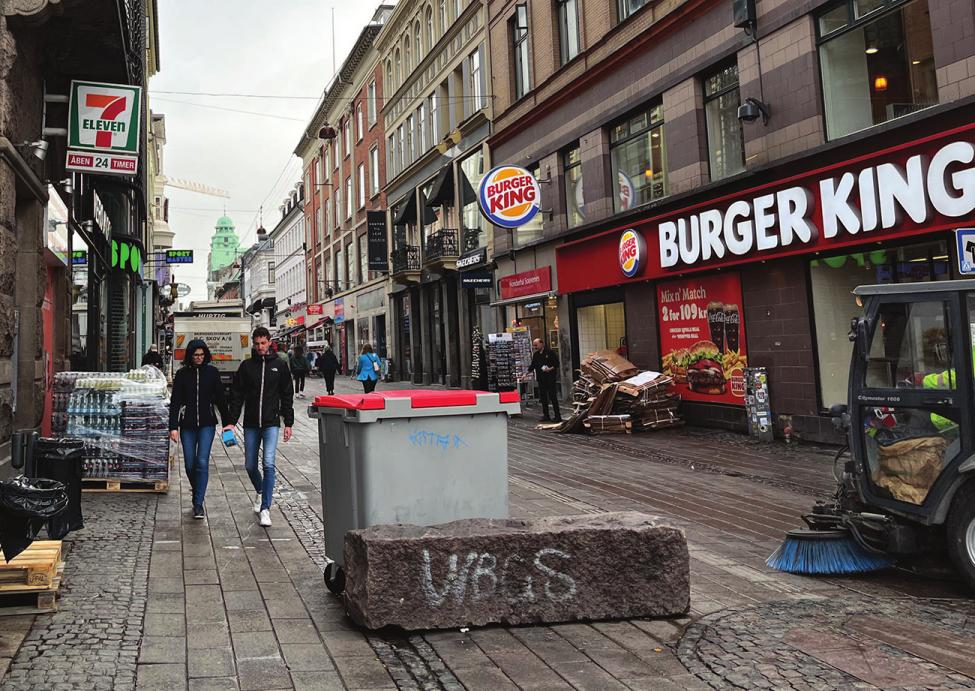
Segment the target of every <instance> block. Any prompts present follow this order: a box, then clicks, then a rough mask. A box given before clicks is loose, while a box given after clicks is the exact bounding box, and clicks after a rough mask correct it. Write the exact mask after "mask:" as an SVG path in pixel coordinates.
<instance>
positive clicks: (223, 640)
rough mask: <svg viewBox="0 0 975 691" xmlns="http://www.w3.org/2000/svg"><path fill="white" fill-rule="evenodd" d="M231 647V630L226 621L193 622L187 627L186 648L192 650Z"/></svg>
mask: <svg viewBox="0 0 975 691" xmlns="http://www.w3.org/2000/svg"><path fill="white" fill-rule="evenodd" d="M229 645H230V628H229V627H228V625H227V622H225V621H193V620H190V622H189V624H187V626H186V647H187V648H189V649H190V650H200V649H204V648H210V647H213V646H216V647H226V646H229Z"/></svg>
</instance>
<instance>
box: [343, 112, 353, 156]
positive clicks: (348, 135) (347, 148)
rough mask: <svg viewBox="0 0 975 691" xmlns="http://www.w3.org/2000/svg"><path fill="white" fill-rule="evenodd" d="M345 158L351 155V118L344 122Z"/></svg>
mask: <svg viewBox="0 0 975 691" xmlns="http://www.w3.org/2000/svg"><path fill="white" fill-rule="evenodd" d="M344 135H345V157H346V158H348V157H349V156H351V155H352V118H347V119H346V121H345V129H344Z"/></svg>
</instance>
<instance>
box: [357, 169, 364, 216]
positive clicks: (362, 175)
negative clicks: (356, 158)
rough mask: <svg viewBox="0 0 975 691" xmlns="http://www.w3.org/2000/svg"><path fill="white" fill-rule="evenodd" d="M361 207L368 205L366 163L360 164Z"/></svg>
mask: <svg viewBox="0 0 975 691" xmlns="http://www.w3.org/2000/svg"><path fill="white" fill-rule="evenodd" d="M357 182H358V185H359V208H360V209H361V208H362V207H364V206H365V205H366V166H365V164H364V163H360V164H359V179H358V181H357Z"/></svg>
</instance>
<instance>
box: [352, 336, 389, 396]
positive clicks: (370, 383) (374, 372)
mask: <svg viewBox="0 0 975 691" xmlns="http://www.w3.org/2000/svg"><path fill="white" fill-rule="evenodd" d="M382 371H383V366H382V364H381V363H380V362H379V358H378V357H376V354H375V353H374V352H372V345H371V344H369V343H366V344H364V345H363V346H362V352H361V353H360V354H359V363H358V364H357V365H356V368H355V378H356V379H358V380H359V381H361V382H362V390H363V391H365V392H366V393H372V392H373V391H375V390H376V382H378V381H379V373H380V372H382Z"/></svg>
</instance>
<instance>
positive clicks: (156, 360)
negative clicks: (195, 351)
mask: <svg viewBox="0 0 975 691" xmlns="http://www.w3.org/2000/svg"><path fill="white" fill-rule="evenodd" d="M187 352H189V351H187ZM184 362H185V360H184ZM146 365H152V366H153V367H157V368H159V370H162V368H163V359H162V355H160V354H159V346H157V345H156V344H155V343H153V344H152V345H151V346H149V350H148V351H146V354H145V355H143V356H142V366H143V367H145V366H146Z"/></svg>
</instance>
